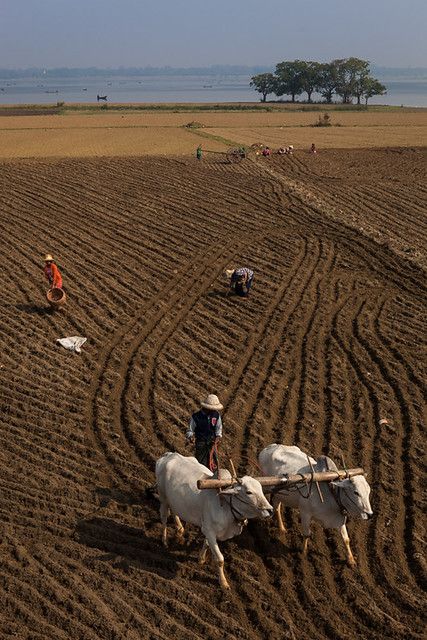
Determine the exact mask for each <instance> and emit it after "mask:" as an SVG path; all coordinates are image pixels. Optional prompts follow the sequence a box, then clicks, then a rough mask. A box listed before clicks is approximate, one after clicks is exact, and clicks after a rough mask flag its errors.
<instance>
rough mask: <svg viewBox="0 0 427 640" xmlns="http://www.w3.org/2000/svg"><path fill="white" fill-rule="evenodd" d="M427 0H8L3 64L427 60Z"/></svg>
mask: <svg viewBox="0 0 427 640" xmlns="http://www.w3.org/2000/svg"><path fill="white" fill-rule="evenodd" d="M426 25H427V2H426V0H406V2H405V1H404V0H292V1H291V0H0V68H7V69H14V68H26V67H46V68H53V67H92V66H95V67H102V68H106V67H113V68H115V67H120V66H125V67H127V66H129V67H131V66H133V67H145V66H153V67H161V66H166V65H169V66H172V67H203V66H209V65H213V64H239V65H249V66H256V65H266V66H271V68H272V70H274V66H275V65H276V63H277V62H280V61H281V60H294V59H296V58H300V59H304V60H318V61H327V60H332V59H333V58H346V57H350V56H356V57H360V58H363V59H365V60H369V61H370V62H371V63H372V64H375V65H379V66H389V67H426V66H427V38H426V36H425V33H426Z"/></svg>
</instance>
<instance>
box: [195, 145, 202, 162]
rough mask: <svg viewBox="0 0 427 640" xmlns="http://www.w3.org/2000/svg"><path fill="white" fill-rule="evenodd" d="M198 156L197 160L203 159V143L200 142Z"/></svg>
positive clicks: (197, 150)
mask: <svg viewBox="0 0 427 640" xmlns="http://www.w3.org/2000/svg"><path fill="white" fill-rule="evenodd" d="M196 158H197V160H201V159H202V145H201V144H199V146H198V147H197V149H196Z"/></svg>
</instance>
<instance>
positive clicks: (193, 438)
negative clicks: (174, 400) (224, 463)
mask: <svg viewBox="0 0 427 640" xmlns="http://www.w3.org/2000/svg"><path fill="white" fill-rule="evenodd" d="M200 405H201V409H200V410H199V411H196V413H193V415H192V416H191V418H190V424H189V427H188V430H187V433H186V437H187V441H188V442H191V443H192V444H193V443H195V446H196V450H195V457H196V458H197V460H198V461H199V462H200V464H203V465H204V466H205V467H207V468H208V469H210V470H211V471H212V473H214V472H215V471H216V470H217V469H218V454H217V447H218V445H219V443H220V442H221V438H222V421H221V415H220V411H222V409H223V408H224V407H223V406H222V404H221V403H220V401H219V399H218V396H215V395H214V394H212V393H211V394H209V395H208V396H207V398H206V399H205V400H203V402H201V403H200Z"/></svg>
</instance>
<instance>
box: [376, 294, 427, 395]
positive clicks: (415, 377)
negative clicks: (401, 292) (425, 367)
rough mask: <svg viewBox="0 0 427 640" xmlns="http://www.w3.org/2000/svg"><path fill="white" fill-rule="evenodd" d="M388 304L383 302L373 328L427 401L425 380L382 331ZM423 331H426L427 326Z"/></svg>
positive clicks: (379, 339) (380, 340)
mask: <svg viewBox="0 0 427 640" xmlns="http://www.w3.org/2000/svg"><path fill="white" fill-rule="evenodd" d="M386 303H387V301H386V300H383V302H382V304H381V306H380V308H379V312H378V314H377V315H376V316H375V318H374V325H373V326H374V329H375V332H376V335H377V339H378V341H379V342H380V343H382V344H383V345H385V346H386V348H387V350H388V351H389V353H390V355H391V357H392V359H394V360H395V361H397V362H398V363H399V365H400V366H401V367H403V368H404V370H405V374H406V375H407V376H408V378H409V380H410V381H411V382H412V384H414V385H415V386H416V387H417V388H418V389H419V391H420V393H421V394H422V397H423V400H424V401H427V384H426V383H425V382H424V379H423V378H421V377H420V376H419V375H418V374H417V372H416V371H415V370H414V368H413V367H412V365H411V364H410V363H409V362H408V360H407V359H406V358H405V356H404V355H403V354H402V352H401V351H400V350H399V349H397V348H396V347H395V346H394V344H393V342H392V340H391V339H390V338H389V337H387V336H386V335H385V333H384V331H383V330H382V329H381V316H382V315H383V314H384V315H386V314H387V311H386V307H385V305H386ZM422 330H425V326H424V327H423V329H422Z"/></svg>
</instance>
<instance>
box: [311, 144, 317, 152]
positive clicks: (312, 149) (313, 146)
mask: <svg viewBox="0 0 427 640" xmlns="http://www.w3.org/2000/svg"><path fill="white" fill-rule="evenodd" d="M310 153H317V149H316V145H315V144H314V142H313V144H312V145H311V148H310Z"/></svg>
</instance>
